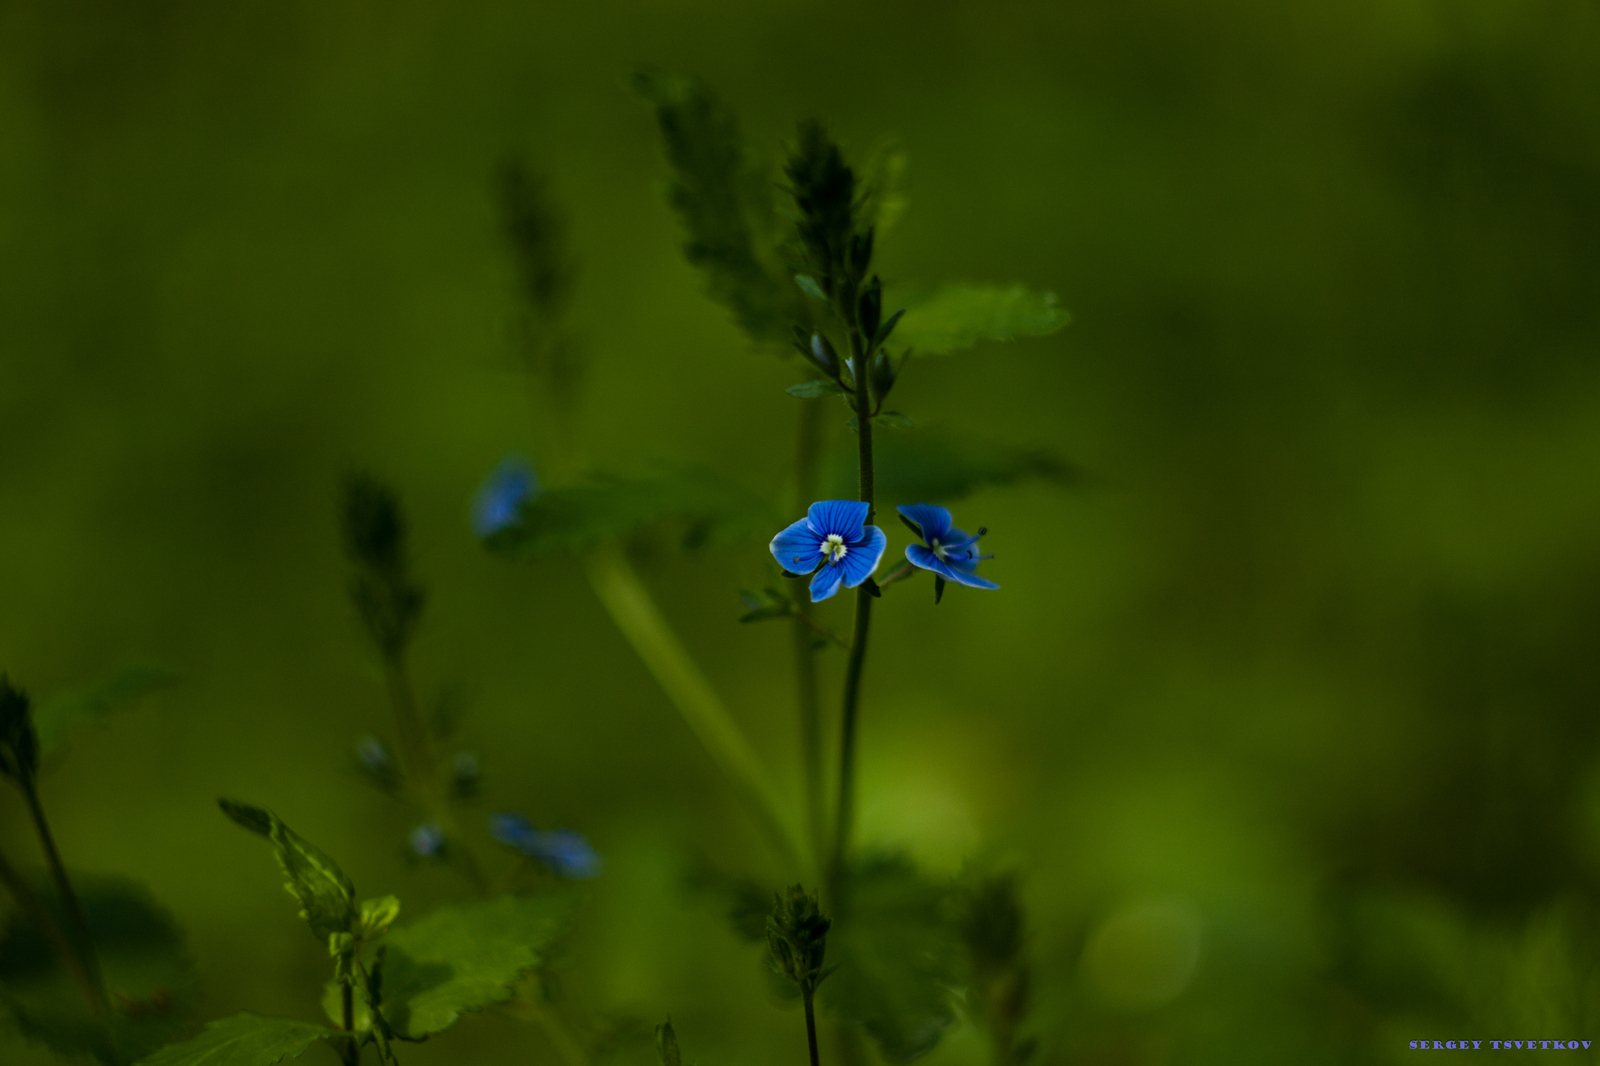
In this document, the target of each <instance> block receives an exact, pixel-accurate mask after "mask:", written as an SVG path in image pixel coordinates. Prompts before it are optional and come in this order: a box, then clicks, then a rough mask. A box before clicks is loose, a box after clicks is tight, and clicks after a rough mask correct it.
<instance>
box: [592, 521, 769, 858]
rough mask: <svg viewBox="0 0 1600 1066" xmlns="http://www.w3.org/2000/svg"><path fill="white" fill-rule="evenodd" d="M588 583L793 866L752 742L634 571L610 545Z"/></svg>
mask: <svg viewBox="0 0 1600 1066" xmlns="http://www.w3.org/2000/svg"><path fill="white" fill-rule="evenodd" d="M588 571H589V583H590V584H591V585H592V586H593V587H594V592H595V595H596V596H597V597H599V599H600V603H601V604H602V605H603V606H604V607H605V609H606V610H607V611H608V612H609V613H610V615H611V620H612V621H613V622H614V623H616V626H617V628H618V629H619V630H621V631H622V635H623V637H625V638H626V639H627V641H628V643H630V644H632V645H633V650H634V652H635V653H636V654H637V655H638V656H639V658H640V659H641V660H642V661H643V662H644V665H645V667H646V668H647V669H648V670H649V671H650V673H651V674H653V675H654V676H655V679H656V683H657V684H659V685H660V686H661V688H662V690H663V691H665V692H666V694H667V698H668V699H670V700H671V701H672V704H673V706H675V707H676V708H677V709H678V713H679V714H681V715H683V719H684V721H685V722H687V723H688V725H689V728H690V729H692V730H693V731H694V734H695V736H697V737H698V738H699V739H700V743H701V744H703V745H704V746H705V749H706V751H707V752H708V753H709V754H710V755H711V758H712V760H713V761H714V762H716V764H717V766H718V768H719V769H721V770H722V772H723V774H724V775H725V776H726V777H727V779H728V781H729V783H731V784H732V785H733V787H734V791H735V792H737V793H738V795H739V798H740V800H741V801H742V802H743V803H744V804H745V805H746V807H748V808H749V810H750V813H751V814H752V815H753V816H754V818H755V819H756V822H757V823H758V824H759V826H760V827H761V831H762V832H763V834H765V835H766V837H767V839H768V840H769V841H770V842H771V844H772V846H773V847H774V848H775V849H776V850H777V851H778V853H779V854H780V855H781V856H782V857H783V859H784V861H786V862H788V863H790V864H792V865H796V866H798V865H799V864H800V855H799V848H797V847H796V846H795V843H794V838H793V836H792V835H791V834H790V832H789V830H788V829H787V828H786V827H785V825H784V822H783V817H782V814H781V812H782V810H783V805H782V803H780V802H779V800H778V797H777V794H776V793H775V792H774V791H773V789H772V786H771V783H770V778H769V776H768V775H767V773H766V772H765V771H764V770H763V769H762V767H761V763H760V761H759V760H758V759H757V758H756V754H755V751H754V750H753V749H752V748H751V747H750V742H749V741H748V740H746V739H745V736H744V733H743V732H741V731H740V729H739V726H738V724H737V723H735V722H734V720H733V716H732V715H730V714H729V713H728V709H727V708H726V707H724V706H723V705H722V701H721V700H720V699H719V698H718V697H717V694H716V691H715V690H714V689H712V687H711V683H710V682H709V681H707V680H706V678H705V675H704V674H702V673H701V672H700V668H699V667H698V666H696V665H695V662H694V660H693V659H691V658H690V657H689V653H688V651H687V650H685V648H684V647H683V645H682V644H680V643H679V642H678V638H677V636H676V635H675V634H674V633H673V632H672V628H671V627H670V626H669V625H668V624H667V621H666V619H665V618H663V617H662V615H661V611H660V609H659V608H658V607H656V604H655V601H654V600H652V599H651V598H650V593H649V592H647V591H646V590H645V587H644V583H643V582H641V581H640V580H639V575H638V574H636V573H635V572H634V570H633V567H632V566H630V565H629V564H628V560H627V559H626V558H625V557H624V556H623V554H622V549H621V548H620V547H618V546H617V545H615V544H607V545H603V546H601V547H599V548H597V549H595V550H594V552H593V553H592V554H590V556H589V559H588Z"/></svg>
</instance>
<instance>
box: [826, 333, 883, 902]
mask: <svg viewBox="0 0 1600 1066" xmlns="http://www.w3.org/2000/svg"><path fill="white" fill-rule="evenodd" d="M850 356H851V362H852V367H851V370H852V373H853V374H854V375H855V385H856V439H857V441H858V454H857V459H858V473H859V479H860V499H861V501H862V502H863V503H865V504H866V505H867V521H868V522H869V523H870V522H871V521H872V493H873V486H872V406H871V403H872V400H871V396H870V395H869V392H868V386H867V376H868V369H867V356H866V354H865V353H864V352H863V350H862V345H861V331H860V330H858V329H856V328H854V327H852V328H851V330H850ZM870 587H871V585H870V582H869V583H863V584H862V585H861V587H860V588H858V589H856V617H855V626H854V628H853V630H852V632H851V634H850V658H849V660H848V662H847V664H846V666H845V673H844V699H843V701H842V706H841V711H840V723H839V730H840V732H839V806H838V810H837V815H838V822H837V825H836V827H835V830H834V836H833V861H832V863H831V864H830V866H829V870H828V882H829V888H830V896H831V897H832V903H831V905H832V907H833V910H834V913H835V914H839V913H841V912H842V911H843V910H844V908H845V907H846V906H847V905H848V904H847V901H846V900H844V899H843V898H842V896H843V887H844V871H845V866H846V864H847V863H848V862H849V857H850V833H851V829H852V827H853V825H854V821H855V800H856V784H855V769H856V718H857V713H858V711H859V709H860V706H861V672H862V669H863V668H864V667H865V666H866V661H867V634H868V632H869V630H870V628H871V625H872V601H873V598H874V597H873V594H872V592H871V591H869V589H870Z"/></svg>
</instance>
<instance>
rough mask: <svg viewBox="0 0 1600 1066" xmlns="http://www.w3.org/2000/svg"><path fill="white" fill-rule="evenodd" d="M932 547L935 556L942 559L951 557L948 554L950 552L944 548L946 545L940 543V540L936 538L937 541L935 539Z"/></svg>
mask: <svg viewBox="0 0 1600 1066" xmlns="http://www.w3.org/2000/svg"><path fill="white" fill-rule="evenodd" d="M930 547H932V548H933V554H934V555H935V556H937V557H938V558H940V559H946V558H949V555H948V553H947V552H946V551H945V550H944V545H943V544H940V543H939V542H938V540H935V541H934V542H933V544H932V545H930Z"/></svg>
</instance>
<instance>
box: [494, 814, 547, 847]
mask: <svg viewBox="0 0 1600 1066" xmlns="http://www.w3.org/2000/svg"><path fill="white" fill-rule="evenodd" d="M489 835H490V836H492V837H494V838H495V839H496V840H498V841H499V842H500V843H502V844H505V845H506V846H508V847H513V848H516V849H517V850H518V851H525V850H526V849H527V848H528V847H529V846H530V842H531V841H532V840H533V839H534V838H535V837H537V836H538V835H539V834H538V831H537V830H535V829H534V828H533V826H532V825H531V824H530V823H529V822H528V820H527V819H526V818H524V817H523V816H522V815H520V814H517V813H516V812H514V811H506V812H504V813H501V814H497V815H495V816H494V817H492V818H490V819H489Z"/></svg>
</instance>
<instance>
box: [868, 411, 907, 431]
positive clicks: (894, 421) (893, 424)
mask: <svg viewBox="0 0 1600 1066" xmlns="http://www.w3.org/2000/svg"><path fill="white" fill-rule="evenodd" d="M876 421H877V423H878V424H879V425H880V426H887V427H889V428H890V429H911V428H912V427H914V426H915V425H916V423H915V422H913V421H911V419H910V417H909V416H907V415H903V414H901V413H900V412H899V411H885V412H883V413H882V414H880V415H878V416H877V418H876Z"/></svg>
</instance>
